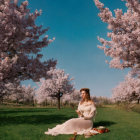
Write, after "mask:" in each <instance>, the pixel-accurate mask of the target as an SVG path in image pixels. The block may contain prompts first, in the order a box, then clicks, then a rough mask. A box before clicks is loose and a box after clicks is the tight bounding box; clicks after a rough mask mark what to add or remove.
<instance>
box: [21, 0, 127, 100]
mask: <svg viewBox="0 0 140 140" xmlns="http://www.w3.org/2000/svg"><path fill="white" fill-rule="evenodd" d="M21 1H23V0H21ZM28 1H29V5H28V7H29V8H30V9H31V12H33V11H35V9H38V10H40V9H42V11H43V13H42V15H41V16H40V17H38V19H37V21H36V23H37V24H38V25H40V24H43V26H44V28H45V27H50V30H49V31H48V32H47V34H48V35H49V38H53V37H55V38H56V39H55V41H54V42H52V43H51V44H50V45H49V46H48V47H46V48H45V49H43V50H42V53H43V54H44V58H45V59H46V58H47V59H49V58H54V59H57V60H58V64H57V68H60V69H64V70H65V72H66V73H69V74H70V77H74V78H75V80H74V83H75V87H76V88H77V89H80V88H83V87H87V88H90V90H91V95H96V96H107V97H110V96H111V90H112V88H114V87H115V86H116V85H117V84H118V83H119V82H120V81H122V80H123V79H124V76H125V75H126V74H127V72H128V70H127V69H126V70H118V69H113V68H109V65H108V64H106V63H105V60H106V59H109V57H106V56H105V54H104V52H103V50H100V49H99V48H97V45H100V42H99V41H98V39H97V36H100V37H103V38H106V34H107V31H108V30H107V24H106V23H103V22H102V21H101V20H100V18H99V17H98V12H99V10H98V9H97V7H96V6H95V4H94V2H93V0H28ZM101 2H103V3H104V4H105V6H107V7H109V8H110V9H111V10H112V11H113V10H114V9H116V8H121V9H123V11H125V10H126V7H125V3H124V2H122V1H121V0H116V1H112V0H101ZM22 84H25V85H28V84H31V85H32V86H36V85H35V84H34V83H33V82H32V81H31V80H29V81H23V82H22Z"/></svg>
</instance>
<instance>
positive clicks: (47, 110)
mask: <svg viewBox="0 0 140 140" xmlns="http://www.w3.org/2000/svg"><path fill="white" fill-rule="evenodd" d="M54 110H57V109H56V108H43V109H42V108H41V109H40V108H39V109H26V108H24V109H16V110H13V109H12V110H10V109H9V110H0V114H11V113H30V112H31V113H33V112H35V113H36V112H53V111H54Z"/></svg>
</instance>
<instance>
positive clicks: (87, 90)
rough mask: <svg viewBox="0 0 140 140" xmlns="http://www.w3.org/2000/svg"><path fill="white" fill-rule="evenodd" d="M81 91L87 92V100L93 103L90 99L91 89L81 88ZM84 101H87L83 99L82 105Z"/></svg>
mask: <svg viewBox="0 0 140 140" xmlns="http://www.w3.org/2000/svg"><path fill="white" fill-rule="evenodd" d="M81 91H85V93H86V99H87V100H88V101H92V100H91V98H90V89H89V88H81V89H80V92H81ZM84 101H85V99H82V100H81V101H80V104H82V103H83V102H84Z"/></svg>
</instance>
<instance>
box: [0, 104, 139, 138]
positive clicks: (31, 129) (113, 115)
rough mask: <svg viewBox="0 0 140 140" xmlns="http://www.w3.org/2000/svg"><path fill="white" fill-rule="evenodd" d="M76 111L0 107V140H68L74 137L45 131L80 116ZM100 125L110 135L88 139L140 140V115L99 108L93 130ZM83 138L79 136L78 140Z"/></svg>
mask: <svg viewBox="0 0 140 140" xmlns="http://www.w3.org/2000/svg"><path fill="white" fill-rule="evenodd" d="M75 109H76V108H75ZM75 109H71V108H62V109H61V110H60V111H59V110H58V109H56V108H21V107H20V108H10V107H9V108H8V107H0V140H69V139H70V138H71V137H72V136H73V135H58V136H50V135H45V134H44V132H45V131H47V128H52V127H54V126H56V125H57V124H61V123H63V122H65V121H66V120H68V119H71V118H75V117H77V114H76V112H75ZM100 125H102V126H106V127H107V128H109V129H110V132H109V133H104V134H98V135H95V136H92V137H90V138H87V139H88V140H92V139H94V140H140V114H139V113H136V112H132V111H131V112H127V111H125V110H121V109H116V108H114V107H113V106H108V107H102V108H98V109H97V116H96V120H95V122H94V127H97V126H100ZM84 139H85V138H84V136H80V135H78V137H77V140H84Z"/></svg>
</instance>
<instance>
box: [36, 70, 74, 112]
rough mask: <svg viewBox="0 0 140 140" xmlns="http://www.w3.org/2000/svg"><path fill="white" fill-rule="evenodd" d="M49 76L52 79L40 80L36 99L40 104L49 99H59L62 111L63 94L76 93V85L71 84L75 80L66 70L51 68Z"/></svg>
mask: <svg viewBox="0 0 140 140" xmlns="http://www.w3.org/2000/svg"><path fill="white" fill-rule="evenodd" d="M47 74H48V75H49V76H50V77H51V78H49V79H46V80H44V79H40V83H37V84H38V85H39V88H38V90H37V91H36V95H37V96H36V98H37V101H38V103H41V102H43V101H44V100H46V99H47V98H48V97H51V99H57V101H58V109H60V98H61V97H62V96H63V94H71V93H72V92H73V91H74V84H73V83H71V81H72V80H73V78H70V77H69V74H65V72H64V70H61V69H54V68H51V70H50V71H48V72H47Z"/></svg>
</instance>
